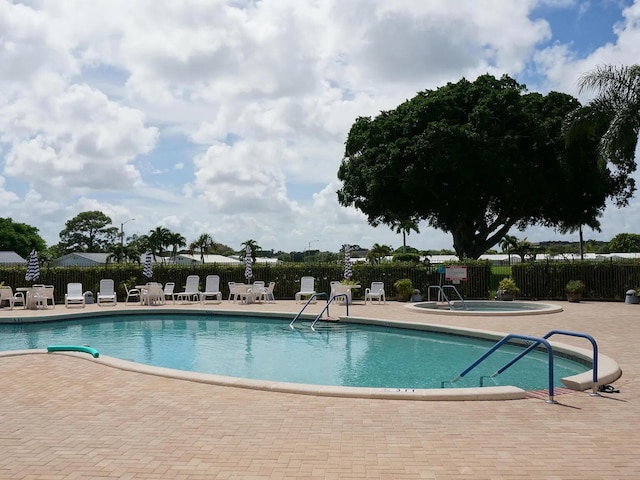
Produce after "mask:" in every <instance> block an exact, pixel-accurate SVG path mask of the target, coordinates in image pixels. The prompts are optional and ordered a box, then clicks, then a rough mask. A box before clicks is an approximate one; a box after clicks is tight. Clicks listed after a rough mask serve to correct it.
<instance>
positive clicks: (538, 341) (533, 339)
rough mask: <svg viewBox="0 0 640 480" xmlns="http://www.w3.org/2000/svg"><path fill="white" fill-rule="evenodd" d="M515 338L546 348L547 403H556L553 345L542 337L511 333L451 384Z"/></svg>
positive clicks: (452, 381) (453, 381)
mask: <svg viewBox="0 0 640 480" xmlns="http://www.w3.org/2000/svg"><path fill="white" fill-rule="evenodd" d="M515 338H517V339H520V340H527V341H529V342H536V345H540V344H542V345H544V346H545V347H546V349H547V356H548V357H549V399H548V400H547V401H546V402H547V403H556V402H555V400H554V399H553V397H554V390H553V383H554V382H553V349H552V348H551V344H550V343H549V342H548V341H547V340H546V339H544V338H540V337H531V336H529V335H520V334H517V333H510V334H508V335H506V336H505V337H504V338H503V339H502V340H500V341H499V342H498V343H496V344H495V345H494V346H493V347H491V348H490V349H489V351H488V352H486V353H485V354H484V355H482V356H481V357H480V358H478V359H477V360H476V361H475V362H473V363H472V364H471V365H469V366H468V367H467V368H466V369H465V370H464V371H463V372H462V373H460V374H459V375H458V376H457V377H455V378H454V379H453V380H451V383H455V382H457V381H458V380H460V379H461V378H462V377H464V376H465V375H466V374H467V373H469V372H470V371H471V370H473V369H474V368H476V367H477V366H478V365H479V364H480V363H482V362H483V361H484V360H485V359H486V358H487V357H489V356H490V355H491V354H492V353H493V352H495V351H496V350H497V349H498V348H500V347H501V346H502V345H504V344H505V343H507V342H508V341H509V340H512V339H515Z"/></svg>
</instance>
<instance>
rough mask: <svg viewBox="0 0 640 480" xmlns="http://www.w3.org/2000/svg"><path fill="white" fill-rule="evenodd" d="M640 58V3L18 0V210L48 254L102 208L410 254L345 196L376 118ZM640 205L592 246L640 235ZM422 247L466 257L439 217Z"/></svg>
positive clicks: (11, 52)
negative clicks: (446, 96)
mask: <svg viewBox="0 0 640 480" xmlns="http://www.w3.org/2000/svg"><path fill="white" fill-rule="evenodd" d="M638 59H640V0H636V1H632V0H624V1H623V0H602V1H578V0H518V1H513V0H475V1H473V2H470V1H467V0H424V1H415V0H394V1H388V0H307V1H303V0H181V1H168V0H136V1H131V0H92V1H90V2H88V1H86V0H64V1H60V0H24V1H13V0H0V204H1V205H2V206H3V208H2V214H1V215H2V216H3V217H11V218H12V219H13V220H14V221H16V222H21V223H26V224H29V225H32V226H34V227H37V228H38V229H39V233H40V235H41V236H42V237H43V238H44V239H45V241H46V242H47V244H48V245H53V244H56V243H58V242H59V240H60V238H59V233H60V231H61V230H62V229H63V228H64V227H65V222H66V221H67V220H69V219H71V218H73V217H75V216H76V215H77V214H78V213H80V212H83V211H89V210H100V211H102V212H104V213H105V214H106V215H108V216H109V217H110V218H111V219H112V221H113V225H114V226H116V227H118V228H120V226H121V224H124V232H125V237H127V236H130V235H133V234H138V235H141V234H145V233H148V232H149V231H150V230H152V229H154V228H155V227H157V226H163V227H166V228H168V229H170V230H171V231H174V232H180V233H181V234H182V235H183V236H184V237H185V239H186V240H187V242H192V241H194V240H195V239H196V238H197V237H198V236H199V235H200V234H202V233H208V234H210V235H212V236H213V238H214V240H215V241H216V242H219V243H224V244H226V245H229V246H231V247H233V248H238V249H240V246H241V244H242V242H244V241H246V240H249V239H252V240H255V241H256V242H257V243H258V245H260V246H261V247H262V248H263V249H265V250H271V249H273V250H276V251H279V250H282V251H286V252H289V251H304V250H307V249H311V250H316V249H319V250H327V251H335V252H337V251H338V250H339V249H340V246H341V245H342V244H344V243H349V244H352V245H360V246H361V247H364V248H369V247H371V246H372V245H373V244H374V243H379V244H385V245H390V246H392V247H393V248H397V247H399V246H401V245H402V235H399V234H396V233H395V231H394V230H392V229H390V228H389V227H387V226H384V225H383V226H379V227H375V228H374V227H371V226H369V225H368V224H367V221H366V217H365V216H364V215H363V214H362V213H361V212H359V211H358V210H355V209H353V208H345V207H342V206H341V205H340V204H339V203H338V200H337V195H336V191H337V190H338V189H339V188H340V183H339V181H338V179H337V171H338V167H339V165H340V162H341V160H342V158H343V155H344V142H345V140H346V137H347V134H348V132H349V129H350V127H351V125H352V124H353V122H354V121H355V119H356V118H357V117H359V116H375V115H377V114H378V113H379V112H380V111H382V110H389V109H393V108H395V107H396V106H397V105H399V104H400V103H401V102H403V101H405V100H406V99H409V98H412V97H413V96H415V94H416V93H417V92H419V91H422V90H425V89H435V88H438V87H439V86H442V85H444V84H446V83H447V82H457V81H458V80H460V79H461V78H463V77H465V78H467V79H469V80H473V79H475V78H476V77H477V76H479V75H482V74H485V73H490V74H493V75H495V76H501V75H502V74H508V75H510V76H512V77H514V78H515V79H516V80H518V81H519V82H520V83H524V84H526V85H527V87H528V89H529V90H530V91H537V92H541V93H547V92H549V91H550V90H556V91H561V92H565V93H569V94H571V95H574V96H576V97H578V98H579V99H580V101H581V102H583V103H584V102H587V101H588V100H589V99H590V96H589V94H582V95H579V93H578V91H577V81H578V79H579V77H580V75H581V74H583V73H585V72H588V71H589V70H591V69H593V68H594V67H596V66H597V65H603V64H616V65H623V64H624V65H630V64H634V63H637V62H638ZM636 153H638V152H636ZM636 178H637V179H638V180H640V176H639V175H637V176H636ZM639 207H640V200H639V197H638V195H636V196H635V197H634V198H633V199H632V200H631V202H630V205H629V206H628V207H626V208H624V209H616V208H615V207H613V206H610V207H608V208H607V210H606V213H605V215H604V217H602V218H601V224H602V232H601V233H598V232H592V231H590V230H587V231H586V232H585V237H586V238H587V239H597V240H604V241H608V240H610V239H611V238H612V237H613V236H614V235H616V234H617V233H620V232H627V233H640V208H639ZM510 234H511V235H515V236H516V237H518V238H525V237H526V238H527V239H528V240H529V241H532V242H539V241H545V240H565V241H577V234H568V235H560V234H559V233H558V232H556V231H554V230H552V229H547V228H530V229H528V230H526V231H524V232H520V231H518V230H517V229H515V228H514V229H513V230H512V231H511V232H510ZM407 243H408V244H409V245H411V246H413V247H415V248H418V249H421V250H423V249H451V248H452V239H451V236H450V235H449V234H447V233H444V232H441V231H437V230H434V229H432V228H430V227H428V226H427V225H426V224H424V223H423V224H420V233H419V234H416V233H415V232H412V233H411V234H410V235H409V236H408V237H407Z"/></svg>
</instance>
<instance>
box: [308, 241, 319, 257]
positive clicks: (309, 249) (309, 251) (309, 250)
mask: <svg viewBox="0 0 640 480" xmlns="http://www.w3.org/2000/svg"><path fill="white" fill-rule="evenodd" d="M319 241H320V240H309V246H308V247H307V255H310V254H311V244H312V243H314V242H319Z"/></svg>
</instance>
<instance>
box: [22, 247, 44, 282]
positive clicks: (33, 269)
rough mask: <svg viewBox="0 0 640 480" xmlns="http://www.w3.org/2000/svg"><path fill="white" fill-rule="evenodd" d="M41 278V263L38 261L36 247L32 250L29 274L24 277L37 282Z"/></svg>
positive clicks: (28, 267) (28, 265)
mask: <svg viewBox="0 0 640 480" xmlns="http://www.w3.org/2000/svg"><path fill="white" fill-rule="evenodd" d="M39 278H40V264H39V263H38V254H37V252H36V251H35V249H33V250H31V255H29V263H28V264H27V274H26V275H25V276H24V279H25V280H26V281H27V282H35V281H36V280H38V279H39Z"/></svg>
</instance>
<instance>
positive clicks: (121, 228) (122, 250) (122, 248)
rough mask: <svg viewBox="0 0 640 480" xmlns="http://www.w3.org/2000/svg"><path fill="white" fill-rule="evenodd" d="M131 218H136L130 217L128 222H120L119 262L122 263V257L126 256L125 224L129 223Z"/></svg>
mask: <svg viewBox="0 0 640 480" xmlns="http://www.w3.org/2000/svg"><path fill="white" fill-rule="evenodd" d="M131 220H135V218H130V219H129V220H127V221H126V222H122V223H121V224H120V259H119V263H122V259H123V258H124V226H125V225H126V224H127V223H129V222H130V221H131Z"/></svg>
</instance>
